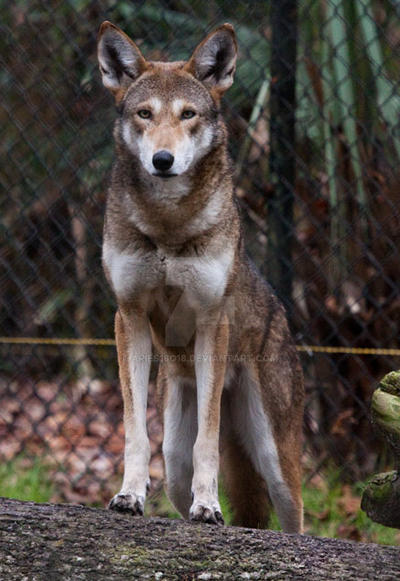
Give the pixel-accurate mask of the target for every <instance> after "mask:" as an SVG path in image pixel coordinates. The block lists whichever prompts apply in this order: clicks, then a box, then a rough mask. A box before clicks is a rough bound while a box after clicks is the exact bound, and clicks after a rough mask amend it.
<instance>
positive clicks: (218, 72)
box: [185, 24, 237, 97]
mask: <svg viewBox="0 0 400 581" xmlns="http://www.w3.org/2000/svg"><path fill="white" fill-rule="evenodd" d="M236 56H237V44H236V37H235V31H234V30H233V26H231V25H230V24H224V25H223V26H220V27H219V28H217V29H216V30H214V32H212V33H211V34H209V35H208V36H207V37H206V38H205V39H204V40H203V42H201V43H200V44H199V45H198V47H197V48H196V49H195V51H194V53H193V55H192V57H191V59H190V60H189V61H188V63H187V65H186V66H185V69H186V70H188V71H189V72H190V73H192V75H194V76H195V77H196V78H197V79H198V80H199V81H201V82H202V83H203V84H204V85H205V86H206V87H207V88H208V89H209V90H210V91H211V92H212V93H213V92H215V93H216V95H217V96H218V97H219V96H221V95H222V94H223V93H224V92H225V91H226V90H227V89H229V87H230V86H231V85H232V83H233V75H234V72H235V68H236Z"/></svg>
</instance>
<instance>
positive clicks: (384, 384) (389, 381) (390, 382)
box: [379, 371, 400, 396]
mask: <svg viewBox="0 0 400 581" xmlns="http://www.w3.org/2000/svg"><path fill="white" fill-rule="evenodd" d="M379 388H380V389H381V390H382V391H384V392H386V393H391V394H392V395H398V396H399V395H400V371H391V372H390V373H388V374H387V375H385V377H384V378H383V379H382V381H381V382H380V384H379Z"/></svg>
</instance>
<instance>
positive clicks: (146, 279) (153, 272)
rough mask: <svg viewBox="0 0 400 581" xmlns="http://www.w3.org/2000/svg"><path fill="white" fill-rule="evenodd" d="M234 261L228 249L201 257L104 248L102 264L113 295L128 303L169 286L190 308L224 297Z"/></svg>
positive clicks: (105, 246)
mask: <svg viewBox="0 0 400 581" xmlns="http://www.w3.org/2000/svg"><path fill="white" fill-rule="evenodd" d="M233 258H234V250H233V248H232V247H227V248H226V249H224V250H223V251H218V252H216V251H214V252H210V253H206V254H203V255H201V256H197V255H194V256H184V257H181V256H174V255H171V254H168V253H165V254H162V253H157V252H156V251H154V252H143V251H140V250H138V251H136V252H128V251H126V250H125V251H120V250H118V248H117V247H115V246H113V245H112V244H111V243H110V242H108V241H106V242H105V243H104V246H103V262H104V265H105V267H106V271H107V273H108V277H109V279H110V282H111V284H112V287H113V289H114V292H115V294H116V295H117V297H118V298H119V299H121V300H127V299H130V298H133V297H135V296H138V295H140V294H141V293H145V292H148V291H156V290H158V289H162V287H163V286H165V285H168V286H172V287H179V288H181V289H182V290H183V291H184V292H185V294H186V296H187V299H188V301H189V303H190V304H191V305H192V306H193V307H200V308H201V306H206V307H208V306H211V305H212V304H214V303H215V302H218V301H219V300H220V299H221V297H222V296H223V294H224V292H225V288H226V284H227V281H228V277H229V273H230V270H231V267H232V263H233Z"/></svg>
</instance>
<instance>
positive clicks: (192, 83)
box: [98, 22, 237, 179]
mask: <svg viewBox="0 0 400 581" xmlns="http://www.w3.org/2000/svg"><path fill="white" fill-rule="evenodd" d="M236 54H237V46H236V40H235V33H234V30H233V28H232V26H231V25H229V24H224V25H223V26H221V27H219V28H217V29H216V30H215V31H214V32H212V33H211V34H209V35H208V36H207V37H206V38H205V39H204V40H203V42H201V43H200V44H199V45H198V46H197V48H196V49H195V51H194V53H193V55H192V57H191V58H190V59H189V60H188V61H187V62H173V63H164V62H151V61H146V59H145V58H144V57H143V55H142V54H141V52H140V50H139V48H138V47H137V46H136V44H135V43H134V42H133V41H132V40H131V39H130V38H129V37H128V36H127V35H126V34H125V33H124V32H122V30H120V29H119V28H117V27H116V26H114V25H113V24H111V23H110V22H104V23H103V24H102V26H101V28H100V32H99V39H98V59H99V64H100V71H101V74H102V78H103V84H104V85H105V87H107V89H109V90H110V91H111V92H112V93H113V94H114V96H115V100H116V103H117V106H118V108H119V110H120V112H121V122H120V125H119V136H118V137H119V139H122V141H123V142H124V143H125V145H126V146H127V148H128V149H129V151H130V152H131V153H132V154H133V155H134V156H135V157H136V158H138V159H139V160H140V163H141V165H142V166H143V168H144V169H145V170H146V171H147V172H148V173H149V174H151V175H153V176H157V177H159V178H161V179H167V178H173V177H176V176H179V175H182V174H184V173H185V172H188V171H190V169H191V168H193V167H194V166H195V165H196V163H197V162H198V161H199V160H200V159H202V158H203V157H204V156H205V155H206V154H207V153H209V152H210V151H212V149H213V148H214V147H215V146H216V145H218V143H219V142H220V140H221V126H220V123H219V120H218V109H219V102H220V99H221V97H222V95H223V93H224V92H225V91H226V90H227V89H228V88H229V87H230V86H231V84H232V82H233V75H234V72H235V65H236Z"/></svg>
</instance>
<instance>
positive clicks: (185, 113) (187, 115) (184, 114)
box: [181, 109, 196, 119]
mask: <svg viewBox="0 0 400 581" xmlns="http://www.w3.org/2000/svg"><path fill="white" fill-rule="evenodd" d="M195 115H196V113H195V112H194V111H190V109H187V110H186V111H182V114H181V119H192V118H193V117H194V116H195Z"/></svg>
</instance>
